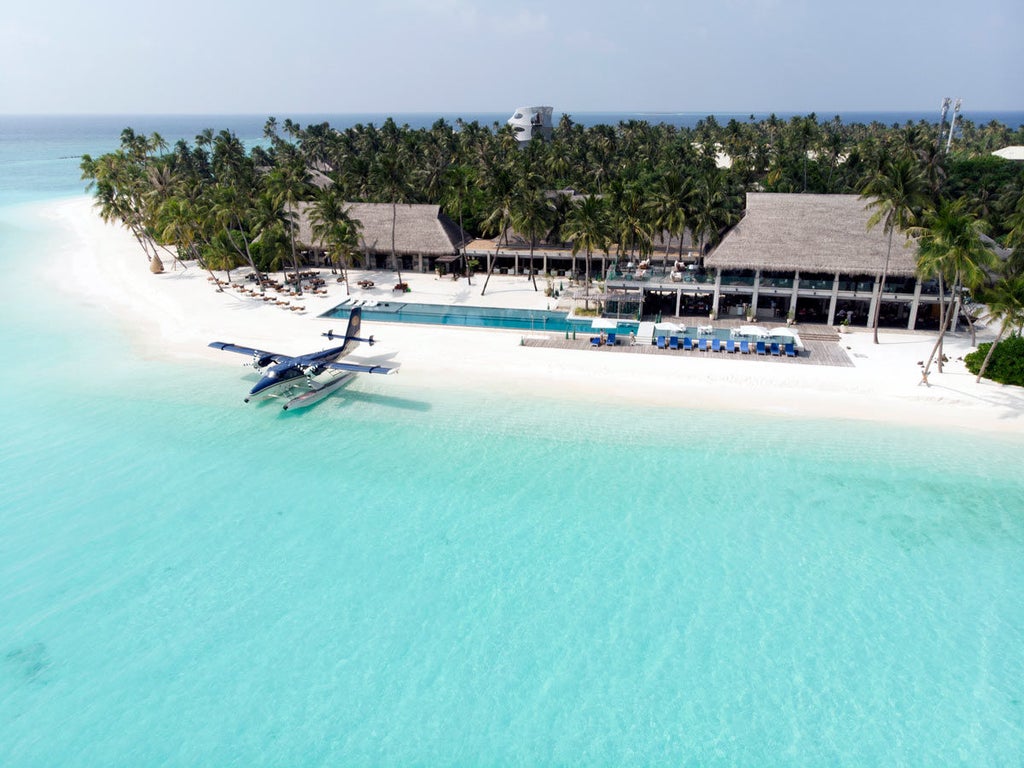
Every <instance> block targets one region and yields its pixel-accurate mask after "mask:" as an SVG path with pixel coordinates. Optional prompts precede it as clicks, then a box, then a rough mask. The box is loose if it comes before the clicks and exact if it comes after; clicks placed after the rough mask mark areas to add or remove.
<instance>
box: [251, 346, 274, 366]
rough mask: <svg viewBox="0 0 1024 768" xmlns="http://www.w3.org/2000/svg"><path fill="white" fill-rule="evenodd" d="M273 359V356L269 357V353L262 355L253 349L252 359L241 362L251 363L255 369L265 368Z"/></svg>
mask: <svg viewBox="0 0 1024 768" xmlns="http://www.w3.org/2000/svg"><path fill="white" fill-rule="evenodd" d="M273 361H274V358H273V357H271V356H270V355H263V354H260V352H259V350H253V353H252V361H251V362H248V363H243V365H251V366H252V367H253V368H255V369H256V370H259V369H260V368H266V367H267V366H268V365H270V364H271V363H272V362H273Z"/></svg>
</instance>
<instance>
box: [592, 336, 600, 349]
mask: <svg viewBox="0 0 1024 768" xmlns="http://www.w3.org/2000/svg"><path fill="white" fill-rule="evenodd" d="M590 346H592V347H600V346H601V337H600V336H591V337H590Z"/></svg>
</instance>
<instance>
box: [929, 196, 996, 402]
mask: <svg viewBox="0 0 1024 768" xmlns="http://www.w3.org/2000/svg"><path fill="white" fill-rule="evenodd" d="M918 231H919V233H920V239H919V248H918V269H919V270H920V271H921V272H924V273H926V274H927V273H929V272H930V273H933V274H939V275H941V276H942V277H943V278H945V279H946V280H947V281H948V282H949V284H950V286H951V288H952V294H951V296H950V300H949V303H950V306H949V310H948V311H946V312H945V313H944V317H943V319H942V322H941V324H940V326H939V338H938V339H937V340H936V342H935V346H934V348H933V349H932V352H931V355H929V357H928V361H927V362H926V363H925V367H924V371H923V372H922V374H921V375H922V379H923V381H925V382H927V381H928V371H929V369H930V368H931V364H932V360H934V359H935V358H936V356H938V360H939V363H938V368H939V373H942V341H943V338H944V336H945V333H946V328H947V327H948V325H949V322H950V320H951V319H952V317H953V316H954V315H955V312H956V310H955V309H954V307H955V306H956V303H957V302H958V301H959V300H960V296H961V294H962V290H963V288H964V287H965V286H978V285H980V284H981V283H982V282H983V281H984V280H985V277H986V272H985V269H986V268H992V267H993V266H994V265H995V261H996V256H995V253H993V251H992V250H991V249H990V248H989V247H988V246H987V245H985V243H984V242H983V241H982V239H981V234H982V231H981V222H979V221H978V220H977V218H976V217H975V216H973V215H972V214H971V213H969V212H968V211H967V210H966V204H965V201H964V200H958V201H956V202H954V203H948V202H946V203H943V204H942V205H941V206H940V208H939V210H938V211H935V212H934V213H932V214H930V215H929V217H928V222H927V226H925V227H923V228H921V229H920V230H918ZM939 301H940V302H941V301H943V298H942V297H941V296H940V297H939Z"/></svg>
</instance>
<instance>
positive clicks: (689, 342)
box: [683, 336, 693, 351]
mask: <svg viewBox="0 0 1024 768" xmlns="http://www.w3.org/2000/svg"><path fill="white" fill-rule="evenodd" d="M683 349H685V350H687V351H690V350H691V349H693V339H691V338H690V337H689V336H684V337H683Z"/></svg>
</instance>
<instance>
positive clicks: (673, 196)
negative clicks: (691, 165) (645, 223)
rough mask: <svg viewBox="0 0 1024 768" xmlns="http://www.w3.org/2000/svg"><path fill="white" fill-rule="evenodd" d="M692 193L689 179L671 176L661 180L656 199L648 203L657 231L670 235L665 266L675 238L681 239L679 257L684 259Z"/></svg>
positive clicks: (655, 192)
mask: <svg viewBox="0 0 1024 768" xmlns="http://www.w3.org/2000/svg"><path fill="white" fill-rule="evenodd" d="M691 191H692V187H691V185H690V182H689V179H686V178H684V177H682V176H680V175H679V174H675V173H673V174H669V175H666V176H663V177H662V178H661V179H660V180H659V182H658V185H657V187H656V188H655V191H654V197H653V198H652V199H651V200H650V201H649V203H648V206H649V209H650V213H651V218H652V219H653V221H654V227H655V229H656V230H657V231H659V232H667V233H668V237H666V238H665V266H667V265H668V254H669V249H670V248H671V243H672V237H673V236H674V237H677V238H679V254H678V257H679V259H682V256H683V239H684V238H685V235H686V227H687V224H688V223H689V222H688V221H687V217H688V206H689V196H690V194H691Z"/></svg>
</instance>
